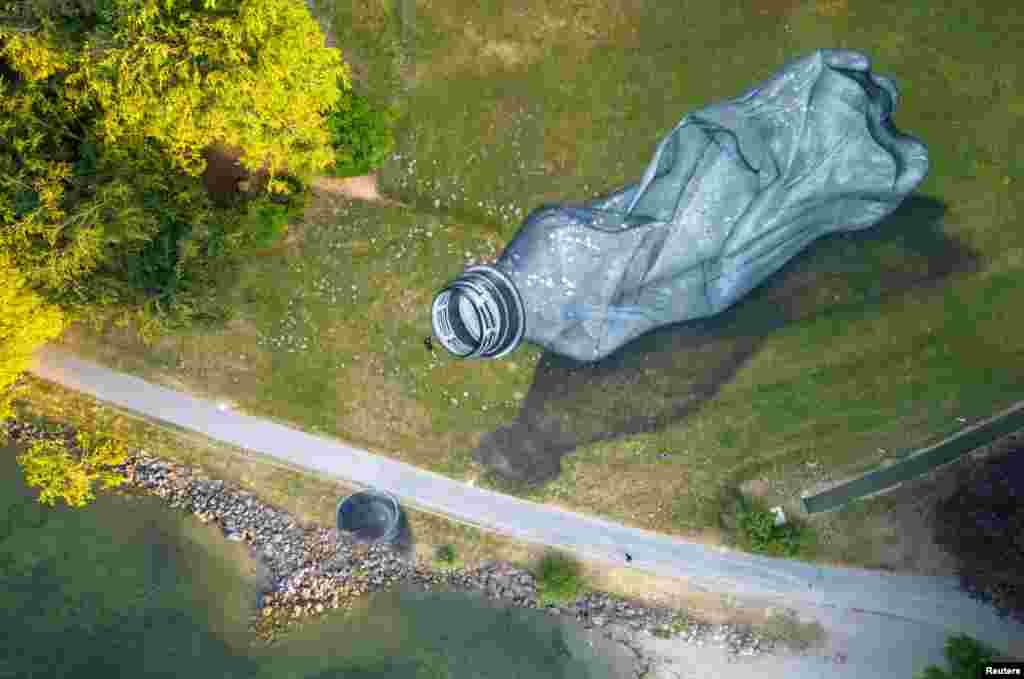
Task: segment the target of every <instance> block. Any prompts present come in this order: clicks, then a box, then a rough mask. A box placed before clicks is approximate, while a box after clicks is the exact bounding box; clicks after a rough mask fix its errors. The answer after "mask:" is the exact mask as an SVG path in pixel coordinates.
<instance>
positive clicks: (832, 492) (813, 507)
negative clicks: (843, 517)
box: [800, 401, 1024, 514]
mask: <svg viewBox="0 0 1024 679" xmlns="http://www.w3.org/2000/svg"><path fill="white" fill-rule="evenodd" d="M1021 429H1024V401H1020V402H1018V403H1016V404H1014V405H1013V406H1011V407H1010V408H1007V409H1006V410H1004V411H1003V412H1001V413H999V414H998V415H996V416H994V417H992V418H989V419H987V420H984V421H982V422H980V423H978V424H975V425H972V426H970V427H967V428H966V429H964V430H963V431H961V432H958V433H956V434H953V435H952V436H950V437H948V438H946V439H944V440H943V441H940V442H939V443H936V444H935V445H933V446H929V447H927V448H923V449H921V450H918V451H912V450H911V451H905V452H903V453H901V454H898V455H897V457H901V458H902V459H901V460H900V461H899V462H897V463H895V464H892V465H889V466H886V467H882V468H880V469H875V470H872V471H870V472H868V473H867V474H864V475H863V476H860V477H858V478H856V479H853V480H848V481H842V482H840V483H839V484H838V485H837V486H835V487H833V488H830V489H829V490H826V491H824V492H822V493H818V494H817V495H814V496H804V497H801V498H800V500H801V502H802V503H803V507H804V511H806V512H807V513H808V514H817V513H819V512H828V511H832V510H834V509H838V508H839V507H842V506H843V505H845V504H846V503H847V502H850V501H851V500H855V499H857V498H863V497H868V496H871V495H876V494H878V493H882V492H885V491H887V490H890V489H892V488H894V487H896V486H898V485H899V484H901V483H903V482H904V481H908V480H910V479H912V478H915V477H918V476H921V475H922V474H925V473H927V472H930V471H931V470H933V469H936V468H938V467H941V466H943V465H947V464H949V463H951V462H955V461H956V460H957V459H959V458H960V457H962V456H963V455H964V454H966V453H969V452H971V451H972V450H976V449H978V448H980V447H982V446H985V445H988V444H989V443H991V442H993V441H995V440H996V439H998V438H1001V437H1003V436H1006V435H1008V434H1012V433H1013V432H1015V431H1019V430H1021Z"/></svg>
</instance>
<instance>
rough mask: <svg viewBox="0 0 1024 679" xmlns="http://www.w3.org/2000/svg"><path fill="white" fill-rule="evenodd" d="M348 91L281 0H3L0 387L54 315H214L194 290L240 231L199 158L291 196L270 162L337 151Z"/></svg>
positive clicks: (334, 63)
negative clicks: (213, 195)
mask: <svg viewBox="0 0 1024 679" xmlns="http://www.w3.org/2000/svg"><path fill="white" fill-rule="evenodd" d="M350 96H351V81H350V72H349V69H348V66H347V65H345V64H344V63H343V62H342V61H341V57H340V55H339V53H338V51H337V50H332V49H328V48H326V46H325V45H324V40H323V36H322V34H321V33H320V29H319V26H318V24H317V23H316V21H315V20H314V19H313V17H312V16H311V15H310V14H309V12H308V10H307V9H306V8H305V6H304V5H303V4H302V3H298V2H295V1H294V0H0V253H2V255H3V258H4V259H3V260H2V262H0V265H2V267H3V271H0V287H2V292H0V295H6V296H4V297H3V298H2V299H3V301H4V306H3V316H4V318H0V395H2V394H3V393H5V392H6V389H7V387H9V386H10V384H11V383H12V382H13V381H14V379H15V376H16V375H17V374H18V373H19V372H20V371H21V370H23V369H24V367H25V365H26V362H27V360H28V357H29V356H30V355H31V353H32V350H33V349H34V348H36V347H38V346H39V345H40V344H42V343H44V342H45V341H47V340H49V339H52V338H53V337H55V336H57V335H59V334H60V328H62V327H63V326H62V325H61V321H60V320H59V319H60V316H61V314H62V313H63V315H64V316H69V315H74V316H75V317H77V318H81V319H83V320H94V321H95V320H98V319H100V318H101V317H102V318H109V317H110V315H111V314H112V313H115V312H116V313H117V314H119V315H120V316H121V318H122V319H129V318H130V319H134V320H137V321H141V322H140V323H139V324H138V327H139V328H140V332H142V329H146V330H147V331H152V330H154V329H158V328H159V327H160V323H162V319H165V318H171V317H173V318H174V320H175V321H180V322H190V321H191V320H192V319H194V318H196V317H205V318H217V317H220V316H223V315H224V314H226V313H227V310H225V309H223V308H220V307H218V306H217V304H218V303H217V302H216V300H215V299H213V298H214V296H213V295H210V294H208V292H209V290H210V286H211V285H212V282H213V281H214V280H216V278H217V276H218V275H220V272H222V271H230V270H231V268H232V267H231V266H230V264H231V259H232V258H237V257H239V256H240V254H241V253H240V250H242V249H244V248H245V247H248V243H249V242H250V241H251V240H252V237H253V236H252V235H251V234H249V233H247V231H249V230H252V228H253V226H252V220H246V219H244V216H245V213H246V211H245V209H244V208H243V209H241V210H239V206H229V207H228V208H223V209H222V208H220V207H218V206H215V205H214V204H213V203H212V202H211V200H210V199H209V195H208V194H207V192H206V190H205V187H204V185H203V183H202V181H201V180H200V179H199V177H200V175H201V173H202V172H203V169H204V164H205V160H204V157H203V152H204V151H205V150H206V149H207V148H209V147H212V146H214V145H222V146H231V147H235V148H239V149H241V150H242V154H243V155H242V157H241V161H242V163H243V164H244V165H245V166H246V167H247V168H249V169H250V170H254V169H261V168H265V169H266V174H267V177H268V185H267V189H268V190H269V191H271V192H279V193H282V194H285V193H288V192H289V190H290V188H291V185H290V184H289V183H288V182H286V181H282V180H281V178H280V177H279V173H281V172H284V171H287V173H288V174H291V175H295V176H297V177H302V176H303V175H305V174H309V173H313V172H316V171H319V170H322V169H324V168H326V167H328V166H330V165H331V164H332V163H333V162H334V149H333V148H332V147H331V144H330V137H329V132H328V129H327V125H326V122H325V116H326V115H327V113H328V111H331V110H338V109H339V108H341V109H344V108H345V107H346V105H347V103H346V102H347V101H348V100H349V98H350ZM255 237H257V238H259V237H261V236H260V234H256V235H255ZM2 414H3V411H0V415H2Z"/></svg>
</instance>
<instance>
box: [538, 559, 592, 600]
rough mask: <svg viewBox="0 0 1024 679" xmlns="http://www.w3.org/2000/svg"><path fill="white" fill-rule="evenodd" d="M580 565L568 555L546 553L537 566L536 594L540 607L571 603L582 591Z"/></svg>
mask: <svg viewBox="0 0 1024 679" xmlns="http://www.w3.org/2000/svg"><path fill="white" fill-rule="evenodd" d="M580 571H581V568H580V564H579V563H578V562H577V561H576V560H575V559H573V558H572V557H571V556H569V555H568V554H564V553H562V552H548V553H547V554H545V555H544V556H543V557H542V558H541V560H540V563H539V564H538V565H537V572H536V573H535V576H536V578H537V594H538V599H539V602H540V604H541V605H542V606H544V605H547V604H559V603H567V602H569V601H573V600H574V599H576V597H578V596H579V594H580V591H581V589H582V582H581V577H580Z"/></svg>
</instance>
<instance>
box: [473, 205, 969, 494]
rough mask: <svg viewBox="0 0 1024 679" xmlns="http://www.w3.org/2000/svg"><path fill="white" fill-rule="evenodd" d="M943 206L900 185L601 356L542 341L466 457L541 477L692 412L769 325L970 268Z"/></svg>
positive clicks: (506, 475) (517, 483) (504, 476)
mask: <svg viewBox="0 0 1024 679" xmlns="http://www.w3.org/2000/svg"><path fill="white" fill-rule="evenodd" d="M945 212H946V207H945V205H944V204H943V203H942V202H940V201H938V200H935V199H933V198H929V197H923V196H911V197H909V198H908V199H907V200H906V201H904V203H903V204H902V205H901V206H900V207H899V209H897V210H896V211H895V212H894V213H893V214H892V215H890V216H889V217H888V218H886V219H885V220H884V221H883V222H881V223H880V224H878V225H876V226H875V227H872V228H870V229H865V230H862V231H857V232H851V233H840V234H836V235H832V236H827V237H825V238H822V239H821V240H819V241H817V242H815V243H814V244H812V245H811V246H810V247H809V248H807V249H806V250H805V251H803V252H802V253H800V254H799V255H797V257H795V258H794V259H793V260H791V261H790V262H789V263H788V264H787V265H786V266H785V267H783V269H782V270H780V271H779V272H778V273H777V274H775V275H774V276H772V277H770V278H769V279H768V280H767V281H765V283H763V284H762V285H761V286H759V287H758V288H757V289H755V290H754V291H753V292H752V293H751V294H750V295H748V296H747V297H746V298H744V299H743V300H741V301H740V302H739V303H737V304H736V305H735V306H733V307H731V308H729V309H727V310H726V311H724V312H723V313H721V314H719V315H717V316H713V317H708V318H702V319H696V320H693V321H688V322H684V323H678V324H675V325H672V326H667V327H663V328H659V329H656V330H653V331H651V332H649V333H647V334H646V335H643V336H642V337H639V338H637V339H636V340H634V341H633V342H631V343H629V344H628V345H626V346H624V347H622V348H621V349H619V350H618V351H616V352H615V353H614V354H612V355H610V356H608V357H606V358H604V359H602V360H600V361H596V362H593V363H589V364H588V363H580V362H577V361H574V360H572V359H568V358H564V357H561V356H557V355H555V354H552V353H550V352H546V353H545V354H544V355H543V356H542V357H541V360H540V362H539V364H538V366H537V370H536V373H535V375H534V380H533V384H532V386H531V388H530V392H529V394H528V395H527V396H526V398H525V400H524V401H523V403H522V406H521V409H520V412H519V413H518V415H517V417H516V419H515V420H514V421H513V422H511V423H509V424H506V425H502V426H501V427H499V428H498V429H497V430H495V431H493V432H490V433H489V434H487V435H485V436H484V437H483V439H482V440H481V443H480V445H479V446H478V448H477V449H476V450H475V451H474V452H473V459H474V460H476V461H477V462H478V463H480V464H481V465H483V466H484V467H485V468H486V469H487V470H488V473H487V475H488V477H489V479H490V480H491V481H492V482H495V483H497V484H498V485H501V486H503V487H506V488H507V489H508V490H511V491H513V492H514V491H515V490H516V489H517V488H522V487H524V486H536V485H540V484H543V483H546V482H547V481H551V480H553V479H555V478H557V477H558V475H559V474H560V472H561V458H562V456H563V455H566V454H568V453H570V452H572V451H573V450H575V449H576V448H577V447H579V446H582V445H587V444H589V443H593V442H595V441H601V440H609V439H615V438H618V437H622V436H629V435H633V434H639V433H645V432H652V431H658V430H660V429H663V428H665V427H666V426H668V425H670V424H672V423H675V422H678V421H680V420H682V419H684V418H686V417H688V416H689V415H691V414H692V413H694V412H696V411H697V409H698V408H700V406H701V404H702V403H704V402H705V401H707V400H708V399H710V398H713V397H714V396H715V394H717V393H718V390H719V388H720V387H721V385H723V384H725V383H726V382H728V381H729V380H731V379H732V378H733V376H734V375H735V374H736V373H737V371H738V370H739V369H740V367H742V366H743V364H744V363H745V362H746V361H747V360H748V359H750V357H751V356H753V355H754V353H755V352H756V351H757V350H758V348H759V346H760V345H761V343H762V342H763V341H764V339H765V338H766V337H768V336H769V335H770V334H771V333H772V332H775V331H776V330H778V329H780V328H783V327H785V326H787V325H789V324H791V323H794V322H798V321H805V320H808V319H811V318H814V317H815V316H819V315H821V314H825V313H831V312H835V311H836V310H838V309H842V310H846V311H854V312H856V311H858V310H865V311H870V310H871V309H872V308H876V307H877V306H878V305H879V304H880V303H881V301H882V300H884V299H887V298H891V297H894V296H897V295H904V294H907V293H910V292H912V291H920V290H922V289H924V288H927V287H932V286H935V285H938V284H941V283H942V282H943V281H944V280H945V279H946V278H948V277H949V276H952V275H955V274H959V273H964V272H974V271H977V270H978V269H979V268H980V266H981V258H980V257H979V255H978V254H977V253H976V252H974V251H972V250H970V249H969V248H967V247H966V246H965V245H963V244H962V243H959V242H958V241H957V240H955V239H954V238H952V237H950V236H949V235H947V234H946V233H945V232H944V228H943V227H944V225H943V215H944V214H945ZM836 299H838V300H839V302H838V303H837V302H836V301H835V300H836Z"/></svg>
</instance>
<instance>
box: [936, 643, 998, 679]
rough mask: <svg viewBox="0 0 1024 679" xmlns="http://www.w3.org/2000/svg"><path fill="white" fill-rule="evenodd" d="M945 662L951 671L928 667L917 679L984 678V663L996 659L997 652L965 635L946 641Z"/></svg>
mask: <svg viewBox="0 0 1024 679" xmlns="http://www.w3.org/2000/svg"><path fill="white" fill-rule="evenodd" d="M945 655H946V660H948V661H949V664H950V666H951V667H952V669H951V670H950V671H948V672H947V671H946V670H943V669H942V668H940V667H937V666H935V665H929V666H928V667H926V668H925V670H924V672H922V673H921V674H920V675H918V679H974V678H975V677H981V676H984V675H983V674H982V673H983V672H984V668H985V663H988V662H991V661H992V660H993V659H994V658H996V657H998V655H999V654H998V652H997V651H996V650H995V649H993V648H989V647H988V646H986V645H985V644H983V643H981V642H980V641H977V640H975V639H972V638H971V637H969V636H966V635H959V636H952V637H949V638H948V639H946V653H945Z"/></svg>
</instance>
